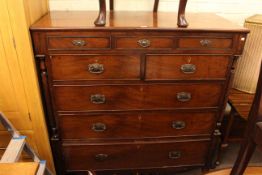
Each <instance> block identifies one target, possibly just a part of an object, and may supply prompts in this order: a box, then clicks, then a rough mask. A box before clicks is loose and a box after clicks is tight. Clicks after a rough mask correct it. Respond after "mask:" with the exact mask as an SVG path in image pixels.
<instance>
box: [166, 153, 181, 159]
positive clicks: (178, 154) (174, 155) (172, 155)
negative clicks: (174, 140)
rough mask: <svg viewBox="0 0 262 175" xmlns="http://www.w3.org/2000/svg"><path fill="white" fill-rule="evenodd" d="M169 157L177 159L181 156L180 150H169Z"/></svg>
mask: <svg viewBox="0 0 262 175" xmlns="http://www.w3.org/2000/svg"><path fill="white" fill-rule="evenodd" d="M168 157H169V159H179V158H181V152H180V151H171V152H169V154H168Z"/></svg>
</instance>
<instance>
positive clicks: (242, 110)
mask: <svg viewBox="0 0 262 175" xmlns="http://www.w3.org/2000/svg"><path fill="white" fill-rule="evenodd" d="M253 100H254V94H249V93H246V92H242V91H239V90H237V89H231V91H230V94H229V102H230V103H231V105H232V106H233V107H234V108H235V110H236V111H237V112H238V114H239V115H240V116H241V117H243V118H245V119H247V118H248V115H249V111H250V109H251V106H252V103H253Z"/></svg>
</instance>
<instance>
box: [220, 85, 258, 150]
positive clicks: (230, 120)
mask: <svg viewBox="0 0 262 175" xmlns="http://www.w3.org/2000/svg"><path fill="white" fill-rule="evenodd" d="M253 100H254V94H249V93H246V92H242V91H239V90H237V89H231V91H230V93H229V97H228V103H229V106H230V107H231V110H230V112H229V114H228V115H227V124H226V126H225V128H224V130H223V138H222V148H224V147H227V146H228V143H229V142H241V141H243V138H244V133H239V134H238V135H237V136H231V132H232V130H233V125H234V123H237V120H236V119H241V120H243V121H247V120H248V114H249V112H250V109H251V106H252V103H253ZM243 127H246V123H245V124H243ZM243 127H242V128H243ZM242 128H240V129H242ZM240 129H238V130H240Z"/></svg>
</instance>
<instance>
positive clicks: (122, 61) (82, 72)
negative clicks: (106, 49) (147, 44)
mask: <svg viewBox="0 0 262 175" xmlns="http://www.w3.org/2000/svg"><path fill="white" fill-rule="evenodd" d="M51 64H52V66H51V67H52V74H53V80H111V79H118V80H121V79H131V80H134V79H136V80H139V79H140V58H139V56H137V55H54V56H51Z"/></svg>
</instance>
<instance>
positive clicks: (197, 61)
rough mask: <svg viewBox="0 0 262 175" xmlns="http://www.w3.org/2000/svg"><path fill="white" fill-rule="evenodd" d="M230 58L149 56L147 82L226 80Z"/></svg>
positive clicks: (211, 56)
mask: <svg viewBox="0 0 262 175" xmlns="http://www.w3.org/2000/svg"><path fill="white" fill-rule="evenodd" d="M231 62H232V60H231V59H230V57H229V56H218V55H147V56H146V74H145V79H146V80H206V79H226V76H227V72H228V67H229V64H231Z"/></svg>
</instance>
